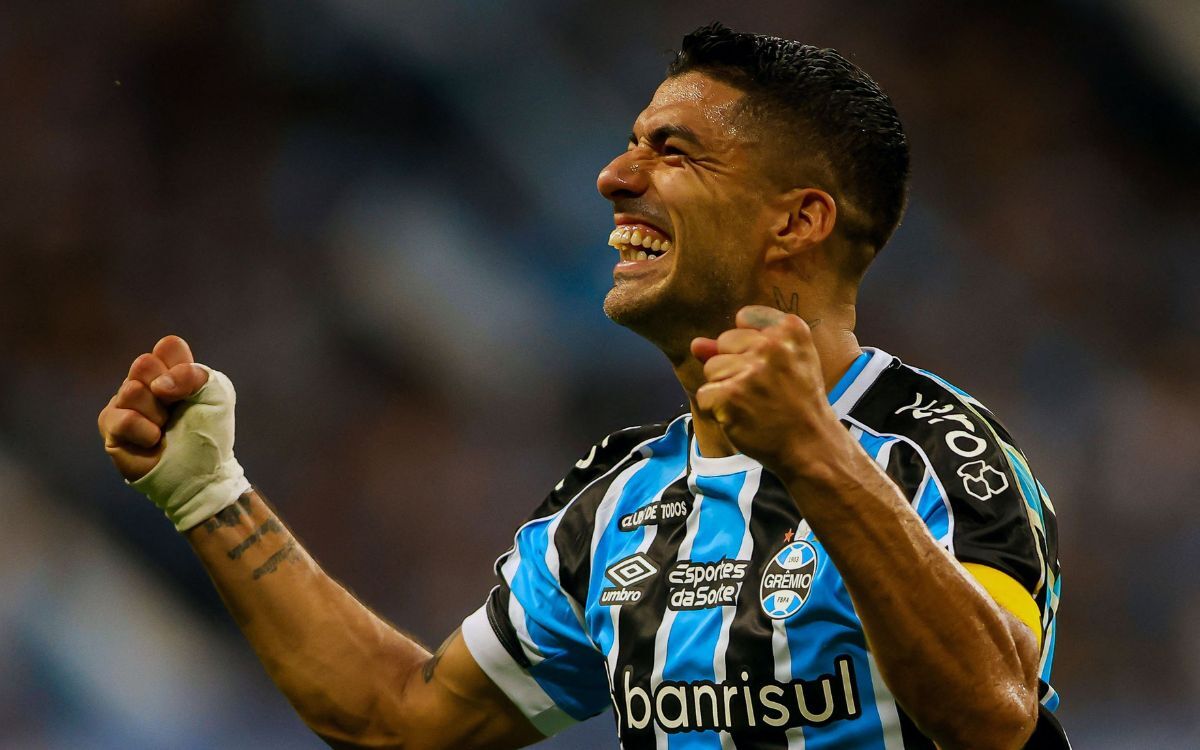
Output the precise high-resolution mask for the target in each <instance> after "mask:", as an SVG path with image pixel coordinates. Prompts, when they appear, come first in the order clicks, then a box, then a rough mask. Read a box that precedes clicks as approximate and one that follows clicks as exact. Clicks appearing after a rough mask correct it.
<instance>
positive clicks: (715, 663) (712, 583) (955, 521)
mask: <svg viewBox="0 0 1200 750" xmlns="http://www.w3.org/2000/svg"><path fill="white" fill-rule="evenodd" d="M829 398H830V402H831V404H832V405H833V408H834V410H835V412H836V413H837V415H838V416H839V418H840V419H841V420H842V422H843V423H844V424H845V425H846V427H847V428H848V429H849V430H850V432H851V433H852V434H853V435H854V437H855V438H856V439H857V440H858V441H859V443H860V444H861V446H862V448H863V450H865V451H866V452H867V453H868V454H869V455H870V456H871V457H872V458H873V459H874V460H875V461H876V462H877V463H878V464H879V465H880V466H881V467H882V468H883V469H884V470H885V471H886V472H887V474H888V475H889V476H890V477H891V478H892V479H893V480H894V481H895V482H896V483H897V484H898V485H899V486H900V487H901V488H902V490H903V491H904V493H905V494H906V496H907V497H908V498H909V499H910V500H911V502H912V504H913V507H914V508H915V510H916V512H917V513H918V514H919V515H920V517H921V518H922V519H923V520H924V522H925V524H926V526H927V527H928V529H929V532H930V533H931V534H932V535H933V536H934V538H935V539H937V540H938V541H939V542H940V543H941V544H942V545H944V546H945V547H946V548H947V549H948V550H949V551H950V552H951V553H952V554H953V555H954V556H955V557H956V558H957V559H958V560H960V561H962V562H964V563H979V564H982V565H985V566H988V567H990V568H994V569H996V570H999V571H1001V572H1003V573H1005V574H1007V575H1008V576H1010V577H1011V578H1013V579H1014V580H1016V581H1017V582H1019V583H1020V584H1021V585H1022V586H1023V587H1024V588H1025V589H1026V590H1027V591H1028V592H1029V593H1030V594H1031V595H1032V596H1033V598H1034V600H1035V601H1036V603H1037V606H1038V609H1039V612H1040V615H1041V628H1042V633H1041V638H1042V671H1041V678H1042V682H1041V700H1042V706H1043V709H1042V711H1043V714H1044V716H1045V717H1046V719H1045V720H1046V721H1047V722H1051V723H1053V722H1052V719H1050V718H1049V716H1050V715H1049V711H1052V710H1053V709H1054V708H1055V706H1056V705H1057V703H1058V698H1057V695H1056V694H1055V693H1054V691H1053V690H1052V689H1051V688H1050V686H1049V677H1050V666H1051V662H1052V660H1053V657H1054V645H1055V612H1056V609H1057V606H1058V598H1059V592H1060V581H1059V566H1058V560H1057V536H1056V530H1055V520H1054V512H1053V508H1052V506H1051V504H1050V500H1049V497H1048V496H1047V494H1046V491H1045V489H1044V488H1043V487H1042V486H1041V485H1040V484H1039V483H1038V482H1037V480H1036V479H1035V478H1034V476H1033V473H1032V471H1031V470H1030V468H1029V465H1028V463H1027V462H1026V460H1025V458H1024V456H1023V455H1022V454H1021V452H1020V450H1019V449H1018V448H1017V447H1016V445H1015V443H1014V441H1013V440H1012V438H1011V436H1010V435H1009V434H1008V433H1007V432H1006V431H1005V430H1004V428H1003V427H1002V426H1001V425H1000V424H999V422H997V421H996V419H995V418H994V417H993V416H992V415H991V413H990V412H989V411H987V410H986V409H985V408H984V407H983V406H982V405H981V404H980V403H979V402H978V401H976V400H975V399H973V398H971V397H970V396H968V395H967V394H966V393H964V392H963V391H961V390H959V389H957V388H955V387H954V386H952V385H950V384H948V383H947V382H945V381H944V380H942V379H940V378H938V377H937V376H935V375H932V374H930V373H928V372H925V371H922V370H918V369H915V368H912V367H909V366H907V365H904V364H903V363H901V362H900V361H899V360H898V359H896V358H895V357H892V356H891V355H889V354H887V353H885V352H883V351H879V350H867V351H866V352H865V353H864V354H863V355H862V356H861V357H859V359H858V360H857V361H856V362H855V363H854V365H853V366H852V367H851V368H850V370H849V371H848V372H847V373H846V374H845V376H843V378H842V379H841V381H840V382H839V383H838V385H837V387H836V388H835V389H834V390H833V392H832V393H830V396H829ZM496 570H497V573H498V575H499V578H500V581H499V584H498V585H497V586H496V587H495V588H494V589H493V590H492V592H491V594H490V595H489V597H488V600H487V602H486V604H485V605H484V606H483V607H481V608H480V609H479V610H478V611H476V612H475V613H474V614H472V615H471V616H470V617H468V618H467V619H466V621H465V622H464V624H463V635H464V639H465V641H466V644H467V646H468V648H469V649H470V650H471V653H472V654H473V655H474V657H475V658H476V660H477V661H478V662H479V664H480V666H481V667H482V668H483V670H484V671H485V672H486V673H487V674H488V675H489V676H490V677H491V678H492V680H494V681H495V683H496V684H497V685H498V686H499V687H500V688H501V689H502V690H504V692H505V693H506V694H507V695H508V696H509V697H510V698H511V699H512V701H513V703H514V704H516V706H517V707H519V708H520V710H521V711H522V712H523V713H524V714H525V715H526V716H527V717H529V719H530V720H531V721H532V722H533V724H534V725H535V726H537V727H538V728H539V729H540V730H541V731H543V732H544V733H546V734H552V733H554V732H556V731H558V730H560V729H562V728H564V727H565V726H567V725H569V724H570V723H572V722H575V721H579V720H582V719H586V718H588V717H590V716H594V715H596V714H598V713H600V712H602V711H604V710H605V709H606V708H608V707H609V706H612V708H613V709H614V711H615V718H616V723H617V727H618V732H619V735H620V740H621V745H622V747H623V748H625V750H635V749H640V748H655V749H656V750H662V749H668V750H674V749H676V748H682V749H685V750H691V749H693V748H712V749H713V750H718V749H720V748H725V749H726V750H727V749H728V748H751V747H753V748H781V749H784V748H787V749H793V748H806V749H807V750H814V749H816V748H851V749H856V750H868V749H870V750H875V749H879V750H896V749H898V748H932V747H933V744H932V742H930V740H928V739H927V738H926V737H924V736H923V735H922V734H921V733H920V731H919V730H918V729H917V728H916V726H915V725H914V724H913V722H912V721H911V720H910V719H909V718H908V717H907V716H906V715H905V713H904V711H903V710H902V709H901V708H900V706H898V705H897V703H896V701H895V700H894V699H893V698H892V695H891V693H890V691H889V689H888V686H887V684H886V683H885V682H884V681H883V679H882V678H881V677H880V674H879V672H878V669H877V668H876V665H875V661H874V658H873V657H872V654H871V652H870V650H869V649H868V647H867V643H866V641H865V639H864V636H863V630H862V625H861V623H860V622H859V619H858V617H857V616H856V614H855V611H854V607H853V605H852V604H851V601H850V597H849V595H848V594H847V592H846V588H845V585H844V583H843V581H842V579H841V576H840V575H839V573H838V571H837V568H836V566H835V565H834V563H833V561H832V560H831V559H830V558H829V556H828V555H827V554H826V552H825V550H824V548H823V546H822V544H821V540H820V539H818V538H816V537H814V535H813V534H812V532H811V530H809V529H808V527H807V525H806V524H805V523H804V521H803V519H802V518H801V517H800V515H799V512H798V509H797V507H796V505H795V503H794V502H793V501H792V500H791V498H790V497H789V495H788V493H787V491H786V489H785V488H784V487H783V485H782V484H781V483H780V481H779V480H778V479H777V478H776V477H774V476H773V475H772V474H771V473H770V472H767V471H765V470H764V469H763V467H762V466H761V465H760V464H758V463H757V462H756V461H754V460H753V459H751V458H749V457H748V456H744V455H735V456H729V457H724V458H706V457H703V456H701V455H700V454H699V452H698V450H697V448H696V443H695V439H694V436H693V434H692V429H691V418H690V416H689V415H683V416H680V417H678V418H677V419H675V420H673V421H670V422H667V423H661V424H655V425H648V426H643V427H636V428H630V429H627V430H621V431H619V432H616V433H614V434H612V435H610V436H608V437H607V438H605V439H604V440H603V441H601V442H600V443H599V444H598V445H596V446H595V447H593V448H592V450H591V451H590V452H589V453H588V455H587V456H586V457H585V458H583V459H581V460H580V461H578V462H577V463H576V465H575V467H574V469H573V470H572V471H571V472H570V473H569V474H568V475H567V476H566V477H565V478H564V479H563V480H562V481H561V482H560V483H559V484H558V486H557V487H555V488H554V490H553V491H552V492H551V493H550V495H549V496H548V497H547V498H546V500H545V502H543V503H542V505H541V506H540V507H539V508H538V510H537V511H535V512H534V514H533V516H532V518H531V520H529V521H528V522H527V523H526V524H524V525H523V526H522V527H521V528H520V529H519V530H518V531H517V534H516V539H515V544H514V546H513V548H512V549H511V550H509V551H508V552H507V553H505V554H504V555H503V556H502V557H501V558H500V559H499V560H498V561H497V564H496ZM897 574H898V575H903V574H904V573H903V571H898V572H897ZM947 606H952V604H951V603H948V604H947Z"/></svg>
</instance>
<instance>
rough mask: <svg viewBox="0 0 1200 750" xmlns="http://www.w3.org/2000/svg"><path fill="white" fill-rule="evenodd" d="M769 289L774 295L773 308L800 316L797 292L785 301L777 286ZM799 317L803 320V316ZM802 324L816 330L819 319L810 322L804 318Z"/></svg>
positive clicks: (781, 291) (798, 294)
mask: <svg viewBox="0 0 1200 750" xmlns="http://www.w3.org/2000/svg"><path fill="white" fill-rule="evenodd" d="M771 289H772V290H773V291H774V293H775V307H776V308H778V309H780V310H782V311H783V312H785V313H791V314H792V315H800V293H799V292H792V296H790V297H788V298H787V299H784V297H783V290H782V289H780V288H779V287H777V286H773V287H771ZM800 317H802V318H804V316H803V315H800ZM804 322H805V323H808V327H809V328H816V327H817V326H818V325H820V323H821V318H813V319H811V320H810V319H808V318H804Z"/></svg>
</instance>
